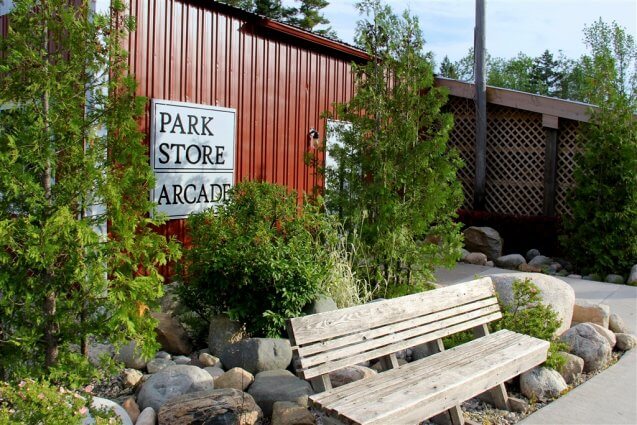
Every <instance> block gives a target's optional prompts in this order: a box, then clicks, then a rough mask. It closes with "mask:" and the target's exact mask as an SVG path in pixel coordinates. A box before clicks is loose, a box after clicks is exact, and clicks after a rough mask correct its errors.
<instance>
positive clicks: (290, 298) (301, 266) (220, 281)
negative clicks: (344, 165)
mask: <svg viewBox="0 0 637 425" xmlns="http://www.w3.org/2000/svg"><path fill="white" fill-rule="evenodd" d="M187 226H188V229H189V232H190V235H191V237H192V245H191V248H190V249H189V250H187V251H186V253H185V256H184V259H185V261H184V264H183V266H182V268H181V271H180V275H181V278H182V282H183V284H182V285H181V286H180V287H179V288H178V290H177V292H178V294H179V297H180V298H181V300H182V302H183V303H184V304H185V305H186V306H187V307H188V308H190V309H191V310H193V311H194V312H196V313H197V314H199V315H200V316H201V317H202V318H203V319H204V320H208V319H209V318H210V317H211V315H214V314H219V313H226V314H228V315H229V316H230V318H231V319H234V320H238V321H240V322H242V323H245V325H246V330H247V331H248V332H249V333H250V334H253V335H257V336H263V335H267V336H279V335H281V332H282V330H283V328H284V325H285V319H287V318H289V317H294V316H299V315H301V312H302V309H303V307H304V306H305V305H306V304H308V303H309V302H311V301H313V300H314V299H315V298H316V296H317V295H318V294H319V290H320V286H321V282H322V280H323V279H324V276H325V275H326V274H327V273H328V267H327V264H326V263H325V262H324V261H322V260H321V258H322V256H323V255H324V253H323V246H324V241H325V239H326V238H328V237H334V226H333V225H332V223H331V219H330V218H329V217H328V216H326V215H325V214H323V213H322V212H321V211H320V210H319V208H318V207H315V206H312V205H309V204H305V205H304V206H303V208H299V207H298V204H297V195H296V193H294V192H288V191H287V189H286V188H284V187H281V186H277V185H273V184H270V183H258V182H242V183H239V184H238V185H236V186H235V187H234V188H233V189H232V191H231V194H230V200H229V201H228V202H226V203H225V204H223V205H221V206H220V207H219V209H218V210H217V211H216V212H215V211H212V210H208V211H205V212H202V213H199V214H193V215H191V216H190V217H189V218H188V221H187Z"/></svg>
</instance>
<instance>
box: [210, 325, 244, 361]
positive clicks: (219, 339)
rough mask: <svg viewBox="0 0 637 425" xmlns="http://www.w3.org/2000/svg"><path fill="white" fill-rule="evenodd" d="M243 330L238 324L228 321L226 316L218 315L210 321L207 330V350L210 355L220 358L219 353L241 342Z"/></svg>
mask: <svg viewBox="0 0 637 425" xmlns="http://www.w3.org/2000/svg"><path fill="white" fill-rule="evenodd" d="M244 336H245V329H244V328H243V327H242V326H241V324H240V323H239V322H236V321H234V320H230V319H229V318H228V316H225V315H219V316H214V317H213V318H212V319H210V328H209V330H208V348H209V350H210V354H212V355H213V356H217V357H220V355H221V352H222V351H223V350H224V349H225V348H226V347H227V346H229V345H232V344H235V343H237V342H239V341H241V340H242V339H243V338H244Z"/></svg>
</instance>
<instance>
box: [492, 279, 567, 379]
mask: <svg viewBox="0 0 637 425" xmlns="http://www.w3.org/2000/svg"><path fill="white" fill-rule="evenodd" d="M500 309H501V310H502V319H500V320H498V321H496V322H494V323H492V324H491V328H492V330H493V331H499V330H501V329H508V330H510V331H514V332H519V333H521V334H525V335H530V336H532V337H535V338H539V339H543V340H545V341H549V342H550V343H551V348H550V349H549V354H548V359H547V361H546V363H545V366H547V367H552V368H554V369H557V370H559V368H560V367H561V366H562V365H563V364H564V361H565V359H564V358H563V357H562V356H560V355H559V354H557V352H558V351H560V350H563V349H564V347H565V345H564V344H563V343H561V342H559V341H558V340H556V339H554V337H553V334H554V333H555V331H556V330H557V329H558V328H559V327H560V325H561V323H562V322H561V320H560V319H559V318H558V316H557V313H556V312H555V311H554V310H553V309H552V308H551V307H550V306H547V305H544V304H542V298H541V296H540V290H539V289H538V287H537V286H535V284H533V282H532V281H531V279H528V278H527V279H524V280H515V281H514V282H513V302H512V304H511V305H507V304H504V303H503V302H501V301H500Z"/></svg>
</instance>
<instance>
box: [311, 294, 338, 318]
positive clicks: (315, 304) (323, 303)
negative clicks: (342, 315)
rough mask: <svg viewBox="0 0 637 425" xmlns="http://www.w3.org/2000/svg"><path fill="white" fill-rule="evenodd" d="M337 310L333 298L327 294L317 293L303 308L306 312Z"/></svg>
mask: <svg viewBox="0 0 637 425" xmlns="http://www.w3.org/2000/svg"><path fill="white" fill-rule="evenodd" d="M334 310H338V306H337V305H336V303H335V302H334V300H333V299H332V298H330V297H328V296H327V295H319V296H318V298H316V299H315V300H314V301H312V303H310V304H309V305H308V306H307V307H306V308H305V309H304V311H305V313H306V314H316V313H324V312H326V311H334Z"/></svg>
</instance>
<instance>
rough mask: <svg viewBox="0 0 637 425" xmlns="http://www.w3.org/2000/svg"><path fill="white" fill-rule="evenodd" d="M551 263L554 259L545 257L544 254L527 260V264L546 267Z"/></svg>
mask: <svg viewBox="0 0 637 425" xmlns="http://www.w3.org/2000/svg"><path fill="white" fill-rule="evenodd" d="M553 263H554V261H553V259H552V258H550V257H546V256H544V255H538V256H536V257H533V259H532V260H531V261H529V266H536V267H548V266H550V265H551V264H553Z"/></svg>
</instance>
